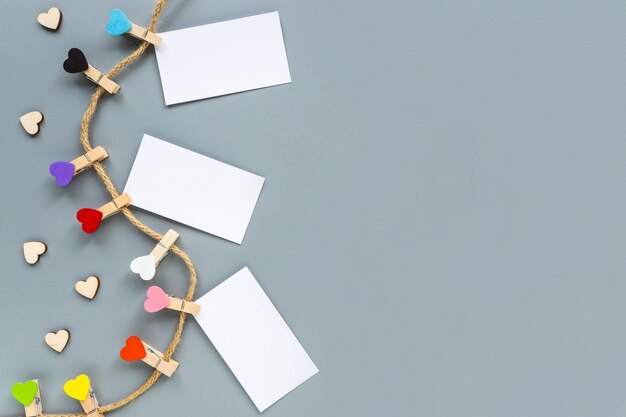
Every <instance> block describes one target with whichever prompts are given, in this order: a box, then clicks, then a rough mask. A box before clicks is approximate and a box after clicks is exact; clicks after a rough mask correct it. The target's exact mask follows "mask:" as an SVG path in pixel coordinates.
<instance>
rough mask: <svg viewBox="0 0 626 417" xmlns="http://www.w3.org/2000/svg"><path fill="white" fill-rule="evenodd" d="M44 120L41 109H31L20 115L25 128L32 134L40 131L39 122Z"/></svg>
mask: <svg viewBox="0 0 626 417" xmlns="http://www.w3.org/2000/svg"><path fill="white" fill-rule="evenodd" d="M42 121H43V113H42V112H40V111H31V112H30V113H26V114H25V115H23V116H22V117H20V123H21V124H22V127H23V128H24V130H25V131H26V132H27V133H28V134H29V135H31V136H35V135H36V134H37V133H39V123H41V122H42Z"/></svg>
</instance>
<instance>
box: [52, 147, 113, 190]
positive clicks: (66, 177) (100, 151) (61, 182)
mask: <svg viewBox="0 0 626 417" xmlns="http://www.w3.org/2000/svg"><path fill="white" fill-rule="evenodd" d="M108 156H109V155H108V154H107V152H106V150H105V149H104V148H103V147H102V146H98V147H96V148H94V149H92V150H90V151H89V152H87V153H86V154H84V155H81V156H79V157H78V158H76V159H74V160H72V161H71V162H64V161H58V162H54V163H52V164H51V165H50V169H49V171H50V174H52V175H53V176H54V177H55V178H56V183H57V185H58V186H60V187H65V186H66V185H68V184H69V183H70V182H71V181H72V178H74V175H76V174H78V173H80V172H82V171H84V170H86V169H87V168H90V167H91V166H93V163H94V162H99V161H102V160H103V159H106V158H107V157H108Z"/></svg>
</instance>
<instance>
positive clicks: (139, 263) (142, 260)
mask: <svg viewBox="0 0 626 417" xmlns="http://www.w3.org/2000/svg"><path fill="white" fill-rule="evenodd" d="M179 236H180V235H179V234H178V233H177V232H176V231H175V230H172V229H170V230H168V231H167V233H166V234H165V235H164V236H163V238H162V239H161V240H160V241H159V243H157V245H156V246H155V247H154V249H153V250H152V252H150V254H149V255H145V256H140V257H138V258H135V259H133V261H132V262H131V263H130V270H131V271H133V272H134V273H136V274H139V276H140V277H141V279H143V280H144V281H150V280H151V279H152V278H154V274H155V272H156V267H157V266H159V264H160V263H161V261H162V260H163V258H164V257H165V255H167V253H168V252H169V251H170V248H171V247H172V245H173V244H174V243H175V242H176V240H177V239H178V237H179Z"/></svg>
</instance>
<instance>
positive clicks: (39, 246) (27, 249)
mask: <svg viewBox="0 0 626 417" xmlns="http://www.w3.org/2000/svg"><path fill="white" fill-rule="evenodd" d="M47 250H48V246H46V244H45V243H43V242H26V243H24V258H25V259H26V262H28V263H29V264H31V265H35V264H36V263H37V261H39V257H40V256H41V255H43V254H44V253H46V251H47Z"/></svg>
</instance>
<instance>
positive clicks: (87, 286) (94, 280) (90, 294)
mask: <svg viewBox="0 0 626 417" xmlns="http://www.w3.org/2000/svg"><path fill="white" fill-rule="evenodd" d="M99 288H100V278H98V277H97V276H95V275H92V276H90V277H88V278H87V279H85V280H82V281H78V282H77V283H76V285H74V289H75V290H76V292H77V293H79V294H80V295H82V296H83V297H85V298H89V299H90V300H93V299H94V297H95V296H96V294H97V293H98V289H99Z"/></svg>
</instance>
